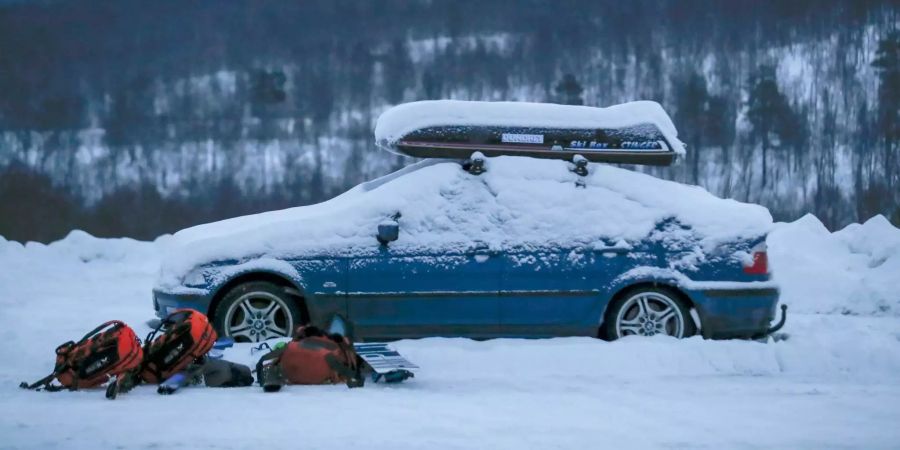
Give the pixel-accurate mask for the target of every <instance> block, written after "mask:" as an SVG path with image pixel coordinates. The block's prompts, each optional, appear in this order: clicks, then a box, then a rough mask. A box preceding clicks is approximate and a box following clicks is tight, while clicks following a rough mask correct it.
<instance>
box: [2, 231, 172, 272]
mask: <svg viewBox="0 0 900 450" xmlns="http://www.w3.org/2000/svg"><path fill="white" fill-rule="evenodd" d="M170 237H171V236H169V235H164V236H160V237H159V238H157V239H156V240H155V241H154V242H143V241H137V240H134V239H130V238H116V239H103V238H97V237H94V236H91V235H90V234H88V233H85V232H84V231H81V230H74V231H71V232H70V233H69V234H68V235H67V236H66V237H65V238H63V239H60V240H58V241H55V242H52V243H50V244H41V243H39V242H27V243H25V244H24V245H23V244H21V243H19V242H16V241H8V240H6V239H5V238H4V237H3V236H0V272H3V271H4V270H3V269H6V270H7V271H12V270H15V268H16V267H21V266H23V265H33V266H37V267H40V266H41V265H42V264H46V268H47V269H48V270H49V271H53V269H54V267H58V266H60V265H65V266H78V265H84V264H123V265H128V266H129V267H132V268H133V267H136V266H137V267H142V266H143V267H150V266H154V265H157V264H159V261H160V251H161V250H160V249H161V246H162V245H163V244H164V243H165V242H166V241H167V240H168V239H170Z"/></svg>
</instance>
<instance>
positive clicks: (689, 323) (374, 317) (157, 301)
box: [153, 157, 778, 341]
mask: <svg viewBox="0 0 900 450" xmlns="http://www.w3.org/2000/svg"><path fill="white" fill-rule="evenodd" d="M485 165H486V172H485V173H482V174H480V175H473V174H471V173H469V172H466V171H464V170H462V169H461V167H460V165H459V164H458V163H456V162H447V161H445V162H440V161H434V160H426V161H423V162H421V163H418V164H416V165H413V166H410V167H407V168H405V169H403V170H401V171H399V172H396V173H394V174H391V175H388V176H385V177H383V178H380V179H377V180H374V181H371V182H368V183H364V184H362V185H360V186H357V187H356V188H354V189H352V190H350V191H348V192H346V193H345V194H343V195H341V196H339V197H336V198H334V199H332V200H330V201H327V202H324V203H321V204H317V205H312V206H306V207H298V208H293V209H287V210H282V211H273V212H268V213H263V214H258V215H254V216H247V217H240V218H235V219H230V220H225V221H221V222H216V223H211V224H206V225H200V226H197V227H193V228H189V229H186V230H183V231H181V232H179V233H177V234H175V236H174V238H173V239H172V241H173V242H172V244H171V245H172V246H171V248H170V250H169V253H168V257H167V258H166V260H165V262H164V263H163V266H162V270H161V273H160V277H159V281H158V283H157V286H156V288H155V289H154V294H153V301H154V307H155V309H156V312H157V315H159V316H162V315H165V314H166V313H167V312H169V311H171V310H173V309H174V308H180V307H191V308H195V309H198V310H201V311H204V312H207V313H208V314H209V315H210V316H211V317H212V319H213V321H214V323H215V326H216V328H217V329H218V330H219V332H220V333H222V334H223V335H229V336H234V337H235V338H236V339H237V340H239V341H241V340H248V341H259V340H264V339H267V338H271V337H279V336H285V335H290V333H291V330H292V329H293V328H294V327H295V326H297V325H299V324H303V323H307V322H311V323H314V324H319V325H326V324H328V323H329V322H330V321H331V320H332V319H333V318H334V317H335V316H340V317H342V318H343V319H345V321H347V322H348V323H349V324H351V325H352V327H353V331H354V334H355V337H356V338H358V339H359V338H376V337H378V338H404V337H421V336H468V337H478V338H487V337H498V336H534V337H537V336H569V335H586V336H597V335H598V334H600V335H603V336H607V337H610V338H618V337H622V336H627V335H632V334H635V335H653V334H657V333H661V334H667V335H672V336H677V337H683V336H690V335H692V334H694V333H696V332H697V331H698V330H700V332H701V333H702V335H703V336H706V337H714V338H724V337H752V336H758V335H762V334H764V333H766V330H767V328H768V327H769V322H770V321H771V320H772V319H773V317H774V314H775V305H776V303H777V299H778V290H777V288H776V286H775V285H774V284H773V283H772V282H771V281H770V277H769V274H768V270H767V267H766V253H765V237H766V233H767V231H768V230H769V228H770V226H771V224H772V219H771V216H770V215H769V212H768V211H767V210H766V209H765V208H762V207H760V206H756V205H750V204H743V203H739V202H736V201H733V200H723V199H720V198H717V197H715V196H713V195H711V194H709V193H708V192H706V191H705V190H703V189H701V188H698V187H692V186H685V185H681V184H678V183H674V182H669V181H664V180H660V179H657V178H654V177H652V176H649V175H645V174H641V173H637V172H632V171H629V170H625V169H620V168H615V167H611V166H596V167H592V170H591V173H590V174H589V175H588V176H586V177H580V176H578V175H576V174H574V173H573V172H571V171H570V170H569V167H568V164H567V163H565V162H562V161H543V160H536V159H531V158H516V157H497V158H489V159H488V160H487V161H486V164H485ZM694 312H696V313H695V314H694Z"/></svg>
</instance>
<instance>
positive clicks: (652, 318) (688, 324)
mask: <svg viewBox="0 0 900 450" xmlns="http://www.w3.org/2000/svg"><path fill="white" fill-rule="evenodd" d="M601 331H602V332H603V336H605V337H606V338H607V339H609V340H611V341H612V340H616V339H619V338H623V337H626V336H631V335H637V336H653V335H657V334H665V335H669V336H673V337H676V338H686V337H690V336H693V335H694V334H696V333H697V326H696V325H695V324H694V319H693V318H692V317H691V311H690V308H688V306H687V305H685V302H684V301H682V299H681V296H680V295H678V293H676V292H675V291H673V290H671V289H666V288H656V287H654V288H638V289H633V290H630V291H627V292H625V293H623V294H622V295H619V296H617V297H616V299H615V300H613V301H612V303H610V305H609V308H607V314H606V318H605V320H604V321H603V327H602V329H601Z"/></svg>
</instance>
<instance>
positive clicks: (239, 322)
mask: <svg viewBox="0 0 900 450" xmlns="http://www.w3.org/2000/svg"><path fill="white" fill-rule="evenodd" d="M300 320H301V317H300V311H299V310H298V308H297V304H296V303H295V302H294V299H293V298H292V297H291V296H289V295H288V294H287V293H286V292H285V290H284V288H283V287H282V286H279V285H277V284H274V283H270V282H267V281H252V282H249V283H244V284H241V285H238V286H236V287H235V288H233V289H232V290H231V291H229V292H228V293H227V294H225V297H224V298H223V299H222V302H221V303H220V304H219V306H218V307H217V308H216V312H215V317H214V318H213V324H214V325H215V327H216V331H218V332H219V334H220V335H221V336H230V337H232V338H234V340H235V341H236V342H261V341H265V340H267V339H273V338H280V337H290V336H291V334H292V333H293V330H294V328H296V327H297V326H298V325H300Z"/></svg>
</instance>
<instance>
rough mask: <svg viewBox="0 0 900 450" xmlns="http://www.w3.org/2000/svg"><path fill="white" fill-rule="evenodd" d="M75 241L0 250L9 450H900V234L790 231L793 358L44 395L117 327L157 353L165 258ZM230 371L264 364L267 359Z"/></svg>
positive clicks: (786, 353)
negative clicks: (38, 387) (64, 347)
mask: <svg viewBox="0 0 900 450" xmlns="http://www.w3.org/2000/svg"><path fill="white" fill-rule="evenodd" d="M170 239H171V237H169V236H163V237H161V238H159V239H157V240H156V241H154V242H139V241H134V240H130V239H96V238H93V237H91V236H89V235H87V234H85V233H83V232H77V231H76V232H72V233H71V234H70V235H69V236H68V237H66V238H65V239H63V240H61V241H58V242H55V243H53V244H50V245H41V244H34V243H29V244H26V245H24V246H23V245H21V244H19V243H16V242H10V241H6V240H3V239H0V287H2V289H0V321H2V323H3V324H4V326H3V327H2V328H0V338H2V343H3V345H0V360H2V361H4V362H5V363H4V364H3V365H0V412H2V415H0V436H2V438H0V447H2V448H46V447H63V448H110V447H120V448H132V447H141V448H144V447H161V448H197V447H204V448H246V447H251V446H252V447H258V446H262V447H267V448H281V447H287V446H292V447H298V448H334V447H336V446H342V445H345V443H347V442H350V443H353V445H358V446H362V447H363V448H366V449H380V448H391V449H397V448H436V447H441V448H522V447H525V448H584V447H588V446H595V445H601V446H604V447H615V448H659V447H670V448H736V447H741V448H771V447H780V448H794V449H796V448H816V449H818V448H835V447H837V448H846V447H855V448H892V447H896V445H897V443H898V442H900V429H898V428H897V427H896V424H897V423H898V422H900V378H898V377H897V373H900V293H898V292H900V291H898V290H896V289H894V286H896V280H897V279H900V230H898V229H897V228H894V227H891V226H890V225H889V224H887V222H886V221H885V220H884V219H883V218H881V217H876V218H875V219H872V220H870V221H868V222H866V223H865V224H861V225H851V226H850V227H847V228H846V229H844V230H841V231H839V232H836V233H828V232H827V231H825V230H824V227H822V225H821V223H819V222H818V220H817V219H815V218H814V217H812V216H808V217H805V218H803V219H801V220H799V221H797V222H794V223H788V224H777V225H776V228H775V230H774V231H773V232H772V233H771V234H770V238H769V252H770V260H771V265H772V267H773V271H774V273H775V277H776V279H777V280H778V282H779V283H780V285H781V286H782V292H783V295H782V301H783V302H785V303H787V304H789V305H791V309H790V311H789V314H790V317H789V319H788V323H787V326H786V327H785V330H784V331H786V332H787V333H788V334H789V338H788V339H787V340H784V341H779V342H771V341H770V342H767V343H760V342H750V341H705V340H702V339H700V338H696V337H695V338H691V339H687V340H682V341H677V340H673V339H669V338H665V337H659V338H650V339H642V338H630V339H624V340H622V341H618V342H612V343H608V342H603V341H599V340H595V339H588V338H561V339H547V340H511V339H498V340H491V341H484V342H476V341H470V340H465V339H422V340H410V341H400V342H398V343H396V346H397V347H398V348H399V349H400V350H401V352H403V353H404V354H405V355H406V356H408V357H409V358H410V359H411V360H413V361H415V362H417V363H419V364H420V365H421V366H422V367H423V369H422V370H421V371H420V372H419V374H418V377H417V378H415V379H413V380H410V381H409V382H407V383H405V384H402V385H397V386H385V385H369V386H367V387H365V388H363V389H356V390H348V389H346V388H345V387H343V386H319V387H299V386H291V387H288V388H287V389H286V390H285V391H284V392H281V393H279V394H263V393H262V392H261V390H260V389H259V388H258V387H252V388H238V389H229V390H226V389H221V390H216V389H206V388H192V389H186V390H185V391H183V392H179V393H178V394H177V395H174V396H171V397H162V396H158V395H157V394H156V393H155V389H153V388H152V387H140V388H138V389H136V390H135V391H133V392H130V393H128V394H126V395H124V396H122V397H121V398H120V399H118V400H116V401H115V402H109V401H107V400H106V399H104V398H103V393H102V392H99V391H80V392H60V393H46V392H40V393H35V392H28V391H24V390H21V389H19V388H18V387H17V386H18V383H19V382H20V381H23V380H29V381H32V380H34V379H37V378H39V377H41V376H43V375H45V374H46V372H48V371H49V370H50V369H51V368H52V363H53V349H54V348H55V347H56V346H57V345H58V344H60V343H62V342H64V341H66V340H69V339H74V338H78V337H80V336H81V334H83V333H84V332H86V331H87V330H89V329H90V328H92V327H93V326H95V325H97V324H99V323H100V322H102V321H104V320H108V319H121V320H124V321H126V322H128V323H129V324H131V325H132V326H134V327H135V329H136V331H137V332H138V334H139V335H140V336H143V335H144V334H145V333H146V332H147V331H148V328H147V327H146V326H145V325H144V323H143V322H144V321H145V320H146V319H148V318H150V317H151V315H152V308H151V302H150V295H149V294H150V288H151V285H152V283H153V281H154V279H155V277H156V276H157V270H158V265H159V262H160V258H161V254H162V248H163V247H164V246H165V245H166V242H167V241H168V240H170ZM226 358H228V359H231V360H235V361H240V362H245V363H250V362H252V361H253V359H254V357H253V356H251V355H250V352H249V348H248V347H246V346H239V347H236V348H234V349H231V350H229V351H228V353H226Z"/></svg>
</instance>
